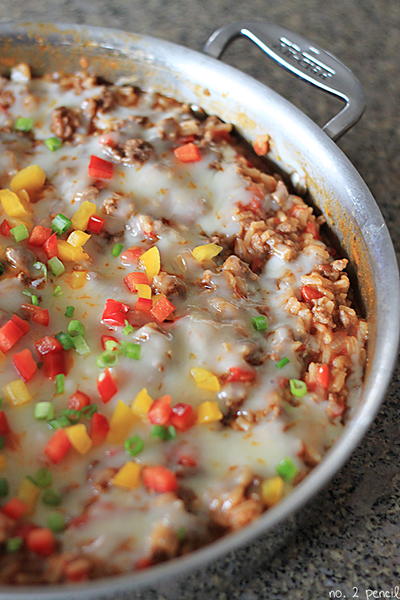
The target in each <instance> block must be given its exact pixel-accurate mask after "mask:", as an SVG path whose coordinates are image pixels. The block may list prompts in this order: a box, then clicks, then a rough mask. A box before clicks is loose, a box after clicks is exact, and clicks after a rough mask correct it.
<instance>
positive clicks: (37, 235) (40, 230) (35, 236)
mask: <svg viewBox="0 0 400 600" xmlns="http://www.w3.org/2000/svg"><path fill="white" fill-rule="evenodd" d="M51 235H52V233H51V229H50V228H49V227H43V225H35V227H34V228H33V229H32V232H31V235H30V236H29V240H28V241H29V244H30V245H31V246H43V244H44V243H45V242H46V241H47V240H48V239H49V237H50V236H51Z"/></svg>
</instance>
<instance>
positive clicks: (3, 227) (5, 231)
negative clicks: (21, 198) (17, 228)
mask: <svg viewBox="0 0 400 600" xmlns="http://www.w3.org/2000/svg"><path fill="white" fill-rule="evenodd" d="M10 229H11V225H10V223H9V222H8V221H7V219H4V220H3V221H2V222H1V224H0V235H4V236H5V237H10Z"/></svg>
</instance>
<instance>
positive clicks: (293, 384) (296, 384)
mask: <svg viewBox="0 0 400 600" xmlns="http://www.w3.org/2000/svg"><path fill="white" fill-rule="evenodd" d="M289 385H290V393H291V394H292V395H293V396H296V398H302V397H303V396H305V395H306V394H307V386H306V384H305V383H304V381H301V380H300V379H289Z"/></svg>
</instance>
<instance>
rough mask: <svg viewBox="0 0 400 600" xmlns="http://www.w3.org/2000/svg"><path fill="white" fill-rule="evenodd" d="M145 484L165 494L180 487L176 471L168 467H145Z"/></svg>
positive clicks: (143, 476) (143, 474)
mask: <svg viewBox="0 0 400 600" xmlns="http://www.w3.org/2000/svg"><path fill="white" fill-rule="evenodd" d="M142 479H143V483H144V485H145V486H146V487H147V488H148V489H149V490H153V491H154V492H158V493H160V494H163V493H165V492H174V491H175V490H176V489H177V488H178V482H177V479H176V475H175V473H173V471H170V469H167V468H166V467H162V466H157V467H144V469H143V471H142Z"/></svg>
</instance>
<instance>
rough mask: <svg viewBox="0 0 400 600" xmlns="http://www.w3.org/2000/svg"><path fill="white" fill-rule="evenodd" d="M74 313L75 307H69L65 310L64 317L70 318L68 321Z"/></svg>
mask: <svg viewBox="0 0 400 600" xmlns="http://www.w3.org/2000/svg"><path fill="white" fill-rule="evenodd" d="M74 312H75V306H67V308H66V309H65V313H64V316H65V317H68V319H70V318H71V317H72V316H73V314H74Z"/></svg>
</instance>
